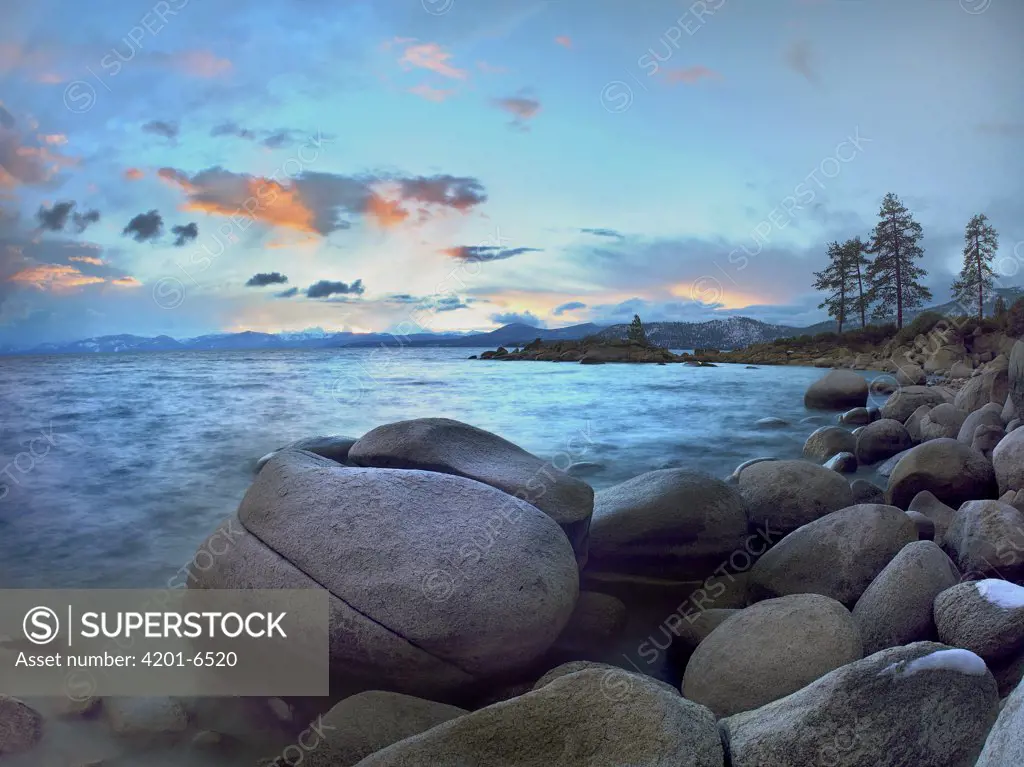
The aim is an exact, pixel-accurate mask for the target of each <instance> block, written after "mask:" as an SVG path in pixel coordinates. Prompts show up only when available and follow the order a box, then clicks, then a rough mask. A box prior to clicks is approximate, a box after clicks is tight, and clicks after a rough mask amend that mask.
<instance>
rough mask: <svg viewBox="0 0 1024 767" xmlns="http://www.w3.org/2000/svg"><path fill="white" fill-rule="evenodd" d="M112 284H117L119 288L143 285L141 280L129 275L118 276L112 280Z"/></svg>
mask: <svg viewBox="0 0 1024 767" xmlns="http://www.w3.org/2000/svg"><path fill="white" fill-rule="evenodd" d="M110 284H111V285H117V286H118V287H119V288H138V287H141V286H142V283H141V282H139V281H138V280H137V279H135V278H134V277H129V276H125V277H118V278H117V279H116V280H111V281H110Z"/></svg>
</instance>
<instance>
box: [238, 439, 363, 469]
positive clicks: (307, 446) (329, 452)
mask: <svg viewBox="0 0 1024 767" xmlns="http://www.w3.org/2000/svg"><path fill="white" fill-rule="evenodd" d="M357 441H358V440H357V439H356V438H355V437H343V436H341V435H337V434H335V435H331V436H318V437H306V438H305V439H300V440H296V441H295V442H292V443H290V444H288V445H285V446H284V447H280V448H278V449H277V450H275V451H274V452H272V453H267V454H266V455H265V456H263V457H262V458H260V459H259V460H258V461H257V462H256V471H257V472H258V471H260V470H261V469H262V468H263V467H264V466H266V464H267V461H269V460H270V459H271V458H273V457H274V456H275V455H277V454H278V453H280V452H281V451H282V450H306V451H308V452H310V453H313V454H315V455H319V456H322V457H324V458H329V459H330V460H332V461H337V462H338V463H340V464H348V451H349V450H351V449H352V445H354V444H355V443H356V442H357Z"/></svg>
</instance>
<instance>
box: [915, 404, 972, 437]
mask: <svg viewBox="0 0 1024 767" xmlns="http://www.w3.org/2000/svg"><path fill="white" fill-rule="evenodd" d="M966 418H967V413H965V412H963V411H962V410H957V409H956V408H955V407H954V406H953V405H951V404H950V403H948V402H947V403H945V404H942V405H936V406H935V407H934V408H932V409H931V410H929V411H928V414H927V415H926V416H925V417H924V419H923V420H922V421H921V436H920V439H919V440H918V441H919V442H927V441H928V440H930V439H942V438H943V437H947V438H949V439H956V437H957V435H958V434H959V433H960V427H961V426H963V425H964V420H965V419H966Z"/></svg>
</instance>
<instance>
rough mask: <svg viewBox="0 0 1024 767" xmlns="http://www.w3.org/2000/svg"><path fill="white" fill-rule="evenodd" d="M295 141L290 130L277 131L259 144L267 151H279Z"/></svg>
mask: <svg viewBox="0 0 1024 767" xmlns="http://www.w3.org/2000/svg"><path fill="white" fill-rule="evenodd" d="M293 141H295V138H294V137H293V134H292V131H290V130H279V131H274V132H273V133H271V134H270V135H269V136H267V137H266V138H265V139H263V141H262V142H261V143H262V144H263V146H265V147H266V148H267V149H280V148H281V147H283V146H287V145H288V144H291V143H292V142H293Z"/></svg>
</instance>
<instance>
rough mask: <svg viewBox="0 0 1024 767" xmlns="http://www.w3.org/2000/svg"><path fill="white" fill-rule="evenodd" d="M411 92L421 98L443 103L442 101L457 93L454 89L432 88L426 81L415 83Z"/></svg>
mask: <svg viewBox="0 0 1024 767" xmlns="http://www.w3.org/2000/svg"><path fill="white" fill-rule="evenodd" d="M409 93H412V94H414V95H416V96H419V97H420V98H423V99H426V100H427V101H434V102H436V103H441V102H442V101H444V100H446V99H449V98H451V97H452V96H454V95H455V94H456V91H455V90H454V89H445V88H431V87H430V86H429V85H427V84H426V83H420V84H419V85H414V86H413V87H411V88H410V89H409Z"/></svg>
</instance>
